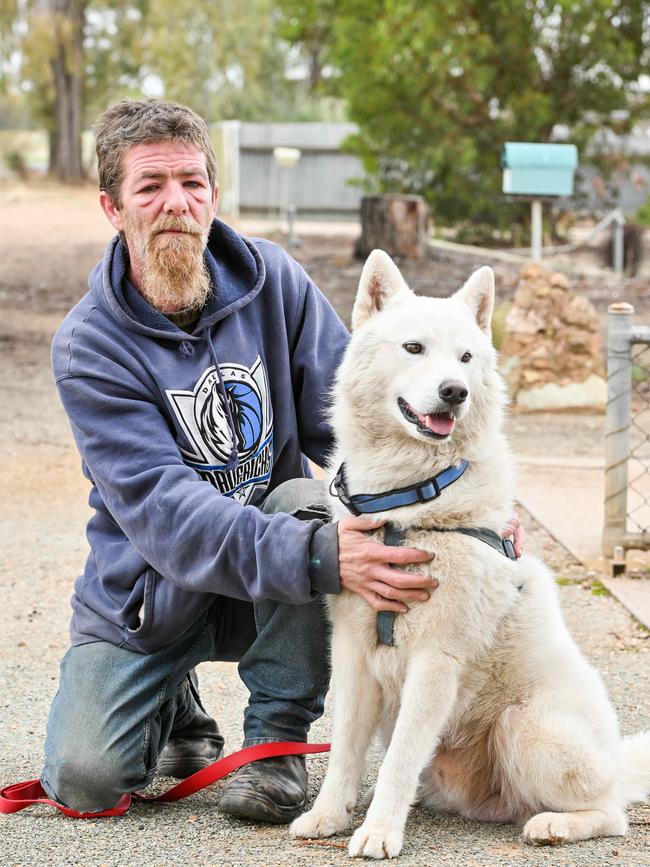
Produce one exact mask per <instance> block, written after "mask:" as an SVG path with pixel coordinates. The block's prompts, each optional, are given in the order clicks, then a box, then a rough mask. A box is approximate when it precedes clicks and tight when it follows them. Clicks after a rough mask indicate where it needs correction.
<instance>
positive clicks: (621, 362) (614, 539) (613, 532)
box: [603, 302, 634, 557]
mask: <svg viewBox="0 0 650 867" xmlns="http://www.w3.org/2000/svg"><path fill="white" fill-rule="evenodd" d="M607 312H608V318H607V423H606V430H605V525H604V527H603V554H604V555H605V557H612V556H613V554H614V548H615V547H616V546H617V545H622V544H623V537H624V536H625V531H626V520H627V461H628V456H629V445H630V443H629V440H630V435H629V433H630V404H631V393H632V360H631V351H630V350H631V336H632V330H633V325H634V322H633V319H634V307H632V305H631V304H626V303H625V302H621V303H617V304H610V306H609V308H608V311H607Z"/></svg>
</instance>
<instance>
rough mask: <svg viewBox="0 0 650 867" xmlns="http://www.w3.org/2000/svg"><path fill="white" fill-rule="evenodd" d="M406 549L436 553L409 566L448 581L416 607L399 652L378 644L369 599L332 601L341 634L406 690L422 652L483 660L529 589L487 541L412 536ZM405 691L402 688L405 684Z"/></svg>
mask: <svg viewBox="0 0 650 867" xmlns="http://www.w3.org/2000/svg"><path fill="white" fill-rule="evenodd" d="M403 544H404V545H408V546H413V547H417V548H419V549H421V550H424V551H427V552H429V553H431V554H432V555H433V560H432V561H431V562H430V563H425V564H420V565H418V566H417V567H405V571H417V572H419V573H421V574H422V573H427V574H430V575H432V576H434V577H435V578H437V579H438V581H439V582H440V584H439V586H438V588H437V589H435V590H432V591H431V594H430V598H429V600H428V601H426V602H422V603H417V602H416V603H411V605H410V608H409V611H408V612H406V613H404V614H398V615H397V617H396V618H395V624H394V630H393V635H394V641H395V646H393V647H388V646H385V645H382V644H381V643H379V642H378V639H377V625H376V624H377V613H376V611H375V610H374V609H372V608H371V607H370V606H369V605H368V604H367V603H366V602H365V601H364V600H363V599H362V598H361V597H359V596H357V595H356V594H353V593H349V592H346V591H343V592H342V593H341V594H340V595H339V596H332V597H328V606H329V609H330V612H331V616H332V619H333V621H334V624H335V628H336V629H337V631H338V632H343V631H345V632H347V633H348V634H349V635H354V636H355V641H357V642H361V643H362V644H363V646H364V648H365V650H366V653H367V659H368V663H369V666H370V668H371V669H372V670H373V672H374V674H375V676H376V677H377V678H378V679H379V680H380V682H385V683H388V682H389V681H391V682H394V683H393V685H394V687H396V688H397V687H398V685H401V683H402V681H403V678H404V673H405V669H406V665H407V663H408V660H409V659H410V658H411V657H412V656H413V655H414V654H415V653H418V652H420V651H425V652H426V653H427V654H430V658H431V664H433V665H435V658H436V655H437V654H439V653H445V654H449V655H451V656H454V657H456V658H457V659H459V661H461V662H462V663H466V662H469V661H470V660H475V659H476V658H477V657H478V656H479V655H481V653H482V652H483V651H484V650H485V649H486V648H487V647H488V646H489V645H490V644H491V643H492V640H493V637H494V634H495V631H496V629H497V627H498V625H499V623H500V622H501V620H502V619H503V618H504V617H505V616H506V615H507V614H508V612H509V611H510V610H511V608H512V606H513V605H514V604H515V603H516V601H517V598H518V595H519V589H518V588H519V585H520V583H521V579H520V570H519V569H518V564H517V563H515V562H512V561H509V560H507V559H506V558H505V557H504V556H503V555H501V554H499V553H498V552H497V551H495V550H493V549H492V548H490V547H489V546H488V545H486V544H485V543H483V542H481V541H479V540H477V539H473V538H471V537H468V536H465V535H462V534H460V533H439V532H435V531H426V530H409V531H407V532H406V533H405V538H404V542H403ZM399 689H400V690H401V686H399Z"/></svg>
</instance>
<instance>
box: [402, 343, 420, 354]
mask: <svg viewBox="0 0 650 867" xmlns="http://www.w3.org/2000/svg"><path fill="white" fill-rule="evenodd" d="M402 346H403V347H404V349H405V350H406V351H407V352H410V353H411V355H419V354H420V353H421V352H424V346H422V344H421V343H415V342H414V341H413V342H411V343H403V344H402Z"/></svg>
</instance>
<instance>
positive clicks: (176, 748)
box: [158, 669, 223, 779]
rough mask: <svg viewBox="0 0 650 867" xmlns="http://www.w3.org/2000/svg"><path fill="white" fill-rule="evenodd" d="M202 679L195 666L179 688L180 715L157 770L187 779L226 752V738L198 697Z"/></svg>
mask: <svg viewBox="0 0 650 867" xmlns="http://www.w3.org/2000/svg"><path fill="white" fill-rule="evenodd" d="M198 686H199V681H198V677H197V675H196V672H195V671H194V669H192V671H190V672H189V674H188V675H187V679H186V680H185V681H184V682H183V684H182V685H181V687H180V688H179V692H184V691H185V690H189V695H187V694H186V693H185V694H184V695H182V697H181V701H182V704H183V707H182V711H181V714H180V715H179V716H178V717H177V718H176V719H175V720H174V725H173V726H172V731H171V734H170V736H169V740H168V741H167V743H166V744H165V746H164V747H163V750H162V752H161V753H160V756H159V757H158V773H159V774H164V775H165V776H167V777H178V778H179V779H185V777H189V776H190V775H191V774H195V773H196V772H197V771H201V770H203V768H207V766H208V765H211V764H212V763H213V762H216V761H217V759H219V758H221V756H222V754H223V737H222V736H221V735H220V734H219V726H218V725H217V723H216V722H215V720H213V719H212V717H211V716H209V714H207V713H206V711H205V708H204V707H203V704H202V703H201V699H200V697H199V689H198Z"/></svg>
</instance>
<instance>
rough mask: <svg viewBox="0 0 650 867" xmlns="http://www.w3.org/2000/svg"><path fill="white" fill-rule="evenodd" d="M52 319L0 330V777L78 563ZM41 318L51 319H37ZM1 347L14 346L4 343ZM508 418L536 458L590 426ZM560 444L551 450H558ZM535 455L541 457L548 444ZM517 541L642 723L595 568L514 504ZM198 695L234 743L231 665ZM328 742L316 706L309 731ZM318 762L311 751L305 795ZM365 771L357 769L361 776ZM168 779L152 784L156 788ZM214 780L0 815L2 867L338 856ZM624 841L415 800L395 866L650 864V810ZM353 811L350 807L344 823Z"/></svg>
mask: <svg viewBox="0 0 650 867" xmlns="http://www.w3.org/2000/svg"><path fill="white" fill-rule="evenodd" d="M39 323H40V326H42V328H43V329H44V328H45V327H46V326H47V325H48V323H49V320H48V319H47V317H46V318H44V319H43V320H36V319H34V318H32V319H31V320H30V324H31V326H32V329H33V330H32V332H31V333H30V332H28V331H24V332H23V333H22V336H21V339H20V340H19V341H16V340H10V341H7V340H6V339H5V340H4V341H3V339H2V337H3V335H4V337H5V338H6V337H7V333H6V331H3V330H2V329H1V328H0V352H2V359H3V369H4V373H5V376H4V377H3V380H2V383H0V400H1V401H2V406H3V409H4V413H3V416H2V422H1V423H0V445H1V447H2V453H3V455H4V461H3V473H2V476H1V480H0V497H1V498H2V502H3V504H4V508H3V521H2V530H1V533H2V535H1V538H0V572H1V574H2V576H3V585H4V588H5V604H4V606H3V611H2V615H1V618H2V619H1V623H2V632H3V648H2V655H3V665H2V671H1V673H0V696H2V698H1V699H0V770H1V780H2V782H3V784H8V783H11V782H15V781H17V780H22V779H30V778H33V777H34V776H36V775H38V773H39V771H40V767H41V761H42V742H43V732H44V726H45V721H46V718H47V712H48V708H49V704H50V701H51V698H52V696H53V694H54V691H55V689H56V682H57V667H58V661H59V659H60V657H61V656H62V655H63V653H64V652H65V649H66V646H67V622H68V611H69V608H68V602H67V600H68V597H69V593H70V588H71V584H72V579H73V577H74V576H75V575H76V573H77V571H78V570H79V568H80V565H81V563H82V561H83V557H84V553H85V539H84V533H83V527H84V519H85V517H86V515H87V507H86V505H85V498H86V488H85V484H84V482H83V480H82V479H81V474H80V473H79V469H78V463H79V461H78V457H77V454H76V452H75V448H74V444H73V442H72V439H71V437H70V434H69V432H68V429H67V424H66V421H65V418H64V416H63V413H62V411H61V410H60V408H59V406H58V403H57V399H56V394H55V392H54V388H53V385H52V384H51V382H50V377H49V371H48V351H49V350H48V338H47V333H46V331H45V330H40V331H39V328H38V327H37V326H39ZM49 324H51V323H49ZM9 343H11V351H8V350H9V346H8V344H9ZM510 426H511V428H512V429H513V440H514V441H515V444H516V445H517V446H518V448H520V449H523V450H526V451H527V452H528V453H530V452H531V451H533V452H537V453H544V451H545V450H548V447H549V444H555V443H561V442H563V441H565V438H566V437H569V438H571V439H572V441H573V443H574V446H576V444H580V448H582V450H583V453H584V454H590V453H592V452H593V451H595V450H596V448H597V445H596V443H595V441H594V437H596V436H597V435H598V432H599V430H600V420H599V419H598V417H592V416H575V417H574V418H572V419H568V418H567V417H565V416H561V417H553V416H548V417H543V418H540V417H539V416H537V417H517V416H515V417H514V418H513V419H512V420H511V422H510ZM559 447H560V446H558V448H559ZM547 453H548V451H547ZM523 520H524V524H525V526H526V528H527V533H528V536H527V548H528V550H530V551H534V552H535V553H538V554H539V555H541V556H543V557H544V558H545V559H546V561H547V562H548V563H549V564H550V565H551V566H553V568H554V569H555V570H556V571H557V573H558V581H559V584H560V596H561V599H562V604H563V607H564V611H565V614H566V617H567V620H568V621H569V624H570V626H571V629H572V632H573V634H574V635H575V636H576V638H577V639H578V641H579V642H580V644H581V646H582V648H583V649H584V651H585V653H586V654H587V656H588V657H589V659H590V660H591V661H592V662H593V663H594V664H596V665H597V666H598V668H599V669H600V670H601V671H602V673H603V676H604V678H605V680H606V682H607V686H608V687H609V690H610V693H611V696H612V699H613V701H614V703H615V705H616V707H617V708H618V711H619V714H620V718H621V725H622V728H623V731H624V732H633V731H636V730H638V729H639V728H641V727H644V726H647V725H648V716H649V711H650V693H649V691H648V685H649V680H648V662H649V659H650V658H649V657H648V655H647V654H648V650H649V649H650V635H649V634H648V633H647V632H646V631H645V630H643V629H641V628H640V627H639V626H638V625H637V624H636V623H635V621H634V620H633V619H632V618H631V617H630V616H629V615H628V614H627V612H626V611H625V610H624V609H623V608H622V606H620V605H619V604H618V603H617V602H616V601H615V600H613V599H612V598H611V597H609V596H608V595H606V594H604V593H603V590H602V588H601V587H600V585H599V583H598V575H597V574H596V573H593V572H591V573H590V572H586V571H585V570H584V569H583V568H582V567H581V566H580V565H579V564H578V563H577V562H576V561H575V560H573V559H572V558H571V557H570V555H568V554H567V552H566V551H565V550H564V549H563V548H561V547H560V546H559V545H558V544H557V543H556V542H555V541H554V540H553V539H552V538H551V537H550V536H549V535H548V534H547V533H546V532H545V531H544V530H543V529H542V528H541V527H539V525H537V524H536V523H535V522H534V520H533V519H532V518H531V517H530V516H528V515H526V514H525V513H524V514H523ZM200 674H201V678H202V694H203V696H204V698H205V701H206V703H207V705H208V707H209V708H210V709H211V710H212V712H213V713H214V715H215V716H216V717H217V718H218V720H219V722H220V724H221V725H222V727H223V729H224V732H225V734H226V737H227V749H228V750H234V749H237V748H238V746H239V744H240V739H241V732H240V726H241V715H242V709H243V707H244V704H245V693H244V690H243V688H242V686H241V684H240V683H239V681H238V678H237V673H236V669H235V667H234V666H233V665H230V664H227V663H223V664H216V663H215V664H207V665H204V666H202V667H201V671H200ZM328 737H329V715H327V716H326V717H325V718H324V719H323V720H322V721H321V722H320V723H319V724H318V725H317V726H315V727H314V730H313V733H312V739H313V740H325V739H327V738H328ZM325 766H326V760H325V759H321V758H314V759H310V768H311V790H312V794H315V793H316V791H317V790H318V787H319V785H320V782H321V779H322V775H323V772H324V768H325ZM376 770H377V763H376V761H374V762H371V764H370V766H369V773H368V779H369V780H370V779H371V778H372V777H373V776H374V775H375V774H376ZM170 783H171V781H170V780H160V781H159V783H158V784H157V788H163V787H166V786H167V784H170ZM219 791H220V787H219V785H217V786H215V787H213V788H212V789H211V790H209V791H207V792H205V793H201V794H198V795H195V796H193V797H192V798H190V799H189V800H188V801H184V802H181V803H179V804H176V805H168V806H163V805H160V806H152V805H144V804H137V805H135V806H134V807H133V808H132V810H131V812H130V814H129V815H127V816H126V817H124V818H120V819H109V820H96V821H85V822H81V821H78V822H75V821H72V820H68V819H65V818H63V817H62V816H60V815H59V814H58V813H56V814H55V813H54V812H53V811H49V810H47V809H45V808H37V807H34V808H31V809H29V810H26V811H24V812H22V813H18V814H15V815H13V816H9V817H3V818H2V819H1V820H0V821H2V822H4V823H5V824H4V825H3V827H2V832H3V833H2V835H1V836H0V864H2V865H16V867H17V865H21V867H23V865H24V867H32V865H34V867H36V865H39V867H40V865H107V867H127V865H133V867H145V865H146V867H149V865H151V867H157V865H176V864H179V865H180V864H183V863H186V862H187V861H192V862H195V863H198V864H215V863H217V864H223V865H229V864H232V865H246V867H253V865H281V864H292V865H330V864H344V863H346V862H347V857H346V854H345V842H344V839H343V838H338V839H334V840H331V841H324V842H320V843H310V842H292V841H290V840H289V838H288V836H287V832H286V829H285V828H274V827H262V826H255V825H252V826H251V825H247V824H242V823H239V822H236V821H234V820H230V819H227V818H225V817H223V816H221V815H220V814H219V813H218V811H217V809H216V805H217V803H218V800H219ZM630 818H631V827H630V833H629V835H628V837H627V838H625V839H608V840H600V841H588V842H585V843H581V844H577V845H573V846H570V847H563V848H558V849H555V848H554V849H534V848H530V847H528V846H525V845H523V844H522V843H521V840H520V836H519V831H518V829H517V828H515V827H513V826H508V825H479V824H477V823H475V822H470V821H466V820H463V819H459V818H458V817H455V816H443V815H434V814H432V813H431V812H428V811H426V810H423V809H415V810H414V811H413V815H412V817H411V819H410V821H409V827H408V833H407V837H406V845H405V847H404V853H403V856H402V858H401V863H402V864H404V865H474V864H476V865H483V864H485V865H501V864H521V865H524V864H525V865H529V864H530V865H542V864H544V865H545V864H553V865H555V864H557V865H585V867H586V865H593V864H621V865H630V867H632V865H643V864H650V838H649V836H648V824H649V823H650V808H648V807H635V808H633V809H632V810H631V811H630ZM360 821H361V813H358V814H357V816H356V817H355V822H357V823H359V822H360Z"/></svg>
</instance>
